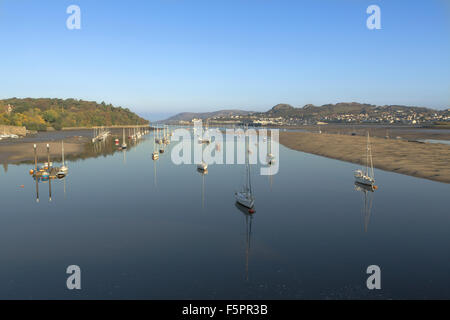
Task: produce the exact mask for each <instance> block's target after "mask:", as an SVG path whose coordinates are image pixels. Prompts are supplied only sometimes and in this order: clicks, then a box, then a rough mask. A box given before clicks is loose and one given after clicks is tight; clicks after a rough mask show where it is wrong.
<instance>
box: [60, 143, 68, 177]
mask: <svg viewBox="0 0 450 320" xmlns="http://www.w3.org/2000/svg"><path fill="white" fill-rule="evenodd" d="M61 144H62V148H61V149H62V166H61V168H59V171H60V172H61V173H63V174H64V175H65V174H66V173H67V172H68V171H69V168H67V166H66V163H65V161H64V140H63V141H62V142H61ZM60 172H58V175H59V173H60Z"/></svg>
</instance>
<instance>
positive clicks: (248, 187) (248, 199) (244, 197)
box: [235, 156, 255, 209]
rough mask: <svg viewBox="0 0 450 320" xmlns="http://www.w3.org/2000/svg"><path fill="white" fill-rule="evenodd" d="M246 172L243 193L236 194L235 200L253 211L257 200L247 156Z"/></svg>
mask: <svg viewBox="0 0 450 320" xmlns="http://www.w3.org/2000/svg"><path fill="white" fill-rule="evenodd" d="M245 160H246V161H245V162H246V163H245V171H246V177H245V183H244V186H243V188H242V191H239V192H235V198H236V202H238V203H239V204H241V205H243V206H244V207H247V208H249V209H252V208H253V206H254V205H255V199H254V196H253V190H252V182H251V174H250V164H249V161H248V156H246V159H245Z"/></svg>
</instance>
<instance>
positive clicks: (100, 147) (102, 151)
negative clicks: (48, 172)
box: [20, 136, 145, 164]
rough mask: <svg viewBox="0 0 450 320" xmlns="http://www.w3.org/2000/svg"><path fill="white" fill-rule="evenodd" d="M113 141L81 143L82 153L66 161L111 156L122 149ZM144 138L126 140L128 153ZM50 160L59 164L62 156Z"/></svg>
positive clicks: (67, 157)
mask: <svg viewBox="0 0 450 320" xmlns="http://www.w3.org/2000/svg"><path fill="white" fill-rule="evenodd" d="M114 139H116V137H115V136H112V137H108V138H107V139H106V141H102V142H97V143H92V142H85V143H83V148H82V149H83V151H82V152H78V153H76V154H66V156H65V158H66V161H70V162H77V161H79V160H85V159H89V158H99V157H107V156H110V155H113V154H114V153H116V152H118V151H120V152H121V151H122V149H121V148H120V145H119V146H117V145H115V143H114ZM144 140H145V138H142V139H141V140H136V141H134V140H132V139H128V140H127V144H128V151H130V150H132V149H133V148H134V147H136V146H137V145H138V144H139V143H141V142H142V141H144ZM39 160H40V161H43V160H44V158H40V159H39ZM51 160H52V161H54V162H61V161H62V155H58V156H55V155H52V156H51ZM20 163H21V164H34V161H33V160H25V161H21V162H20Z"/></svg>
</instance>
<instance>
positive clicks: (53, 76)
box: [0, 0, 450, 114]
mask: <svg viewBox="0 0 450 320" xmlns="http://www.w3.org/2000/svg"><path fill="white" fill-rule="evenodd" d="M71 4H76V5H78V6H80V8H81V30H74V31H71V30H68V29H67V28H66V19H67V17H68V14H66V8H67V7H68V6H69V5H71ZM371 4H377V5H379V6H380V8H381V24H382V29H381V30H368V29H367V27H366V19H367V17H368V14H366V9H367V7H368V6H369V5H371ZM449 8H450V6H449V5H448V1H446V0H424V1H403V0H386V1H382V0H371V1H366V0H309V1H306V0H305V1H302V0H292V1H288V0H258V1H255V0H145V1H144V0H142V1H138V0H127V1H124V0H114V1H112V0H111V1H106V0H71V1H66V0H53V1H51V0H0V98H9V97H61V98H69V97H73V98H79V99H85V100H96V101H99V102H100V101H105V102H107V103H113V104H115V105H122V106H126V107H129V108H131V109H132V110H134V111H138V112H141V113H142V112H147V113H166V114H170V113H175V112H182V111H213V110H217V109H224V108H241V109H247V110H267V109H269V108H271V107H272V106H273V105H275V104H277V103H290V104H292V105H294V106H303V105H305V104H308V103H312V104H316V105H321V104H325V103H336V102H342V101H346V102H347V101H358V102H367V103H373V104H378V105H384V104H405V105H418V106H427V107H433V108H438V109H443V108H449V107H450V59H449V58H450V36H449V35H450V21H449V20H450V13H449Z"/></svg>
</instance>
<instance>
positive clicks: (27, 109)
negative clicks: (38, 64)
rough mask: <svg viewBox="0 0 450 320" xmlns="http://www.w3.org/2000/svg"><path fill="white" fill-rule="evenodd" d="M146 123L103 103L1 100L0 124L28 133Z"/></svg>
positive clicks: (133, 114) (53, 100) (128, 112)
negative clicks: (20, 127)
mask: <svg viewBox="0 0 450 320" xmlns="http://www.w3.org/2000/svg"><path fill="white" fill-rule="evenodd" d="M147 123H149V122H148V120H145V119H143V118H141V117H139V116H138V115H136V114H135V113H133V112H131V111H130V110H129V109H127V108H122V107H114V106H113V105H111V104H106V103H105V102H102V103H97V102H94V101H83V100H76V99H66V100H63V99H48V98H40V99H34V98H26V99H18V98H12V99H5V100H0V124H6V125H15V126H25V127H27V129H29V130H46V129H47V127H53V128H54V129H57V130H60V129H62V128H65V127H92V126H112V125H136V124H140V125H142V124H147Z"/></svg>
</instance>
